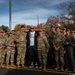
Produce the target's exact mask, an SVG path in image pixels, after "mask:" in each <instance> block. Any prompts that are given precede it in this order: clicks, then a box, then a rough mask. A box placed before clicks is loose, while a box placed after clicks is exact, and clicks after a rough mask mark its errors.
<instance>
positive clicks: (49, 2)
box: [0, 0, 73, 29]
mask: <svg viewBox="0 0 75 75" xmlns="http://www.w3.org/2000/svg"><path fill="white" fill-rule="evenodd" d="M67 1H73V0H12V29H13V28H14V27H15V25H16V24H19V23H20V24H27V25H35V26H36V25H37V16H39V18H40V19H39V22H40V23H45V22H46V21H47V19H48V18H49V17H50V16H57V15H60V14H62V10H60V9H59V6H60V5H61V3H63V2H67ZM1 25H6V26H9V0H0V26H1Z"/></svg>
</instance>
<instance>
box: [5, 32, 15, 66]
mask: <svg viewBox="0 0 75 75" xmlns="http://www.w3.org/2000/svg"><path fill="white" fill-rule="evenodd" d="M10 33H11V34H12V36H9V37H8V42H7V57H6V65H8V64H9V60H10V63H11V65H12V66H13V65H14V54H15V46H11V45H12V44H13V45H15V44H14V41H15V37H14V35H13V33H12V32H10ZM10 33H9V34H10Z"/></svg>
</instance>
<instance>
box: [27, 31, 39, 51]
mask: <svg viewBox="0 0 75 75" xmlns="http://www.w3.org/2000/svg"><path fill="white" fill-rule="evenodd" d="M37 37H38V32H37V31H35V35H34V49H35V50H37ZM26 39H27V49H29V48H30V31H29V32H28V33H27V36H26Z"/></svg>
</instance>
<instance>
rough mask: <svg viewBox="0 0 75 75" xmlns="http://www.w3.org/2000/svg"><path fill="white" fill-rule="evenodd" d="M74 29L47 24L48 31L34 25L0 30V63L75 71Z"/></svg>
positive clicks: (0, 65) (0, 64)
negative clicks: (27, 29)
mask: <svg viewBox="0 0 75 75" xmlns="http://www.w3.org/2000/svg"><path fill="white" fill-rule="evenodd" d="M74 49H75V32H74V31H70V30H69V29H68V28H64V29H62V30H61V29H60V27H54V26H52V27H51V31H50V34H47V33H46V32H45V31H44V30H39V31H36V30H35V28H34V26H31V27H30V30H29V31H28V32H25V27H24V26H23V25H22V26H21V27H20V31H18V32H14V31H10V32H8V33H5V32H4V31H3V30H1V31H0V67H3V65H4V64H5V65H6V66H7V67H8V65H11V66H14V65H15V66H16V67H17V68H18V67H24V68H26V66H28V67H29V68H34V67H35V68H36V69H42V70H44V71H45V70H46V68H47V67H49V68H52V69H54V70H56V71H57V70H60V71H68V70H72V71H73V72H75V51H74ZM15 61H16V62H15Z"/></svg>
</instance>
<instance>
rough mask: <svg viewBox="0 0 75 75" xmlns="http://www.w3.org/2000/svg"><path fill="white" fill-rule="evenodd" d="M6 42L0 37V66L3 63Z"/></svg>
mask: <svg viewBox="0 0 75 75" xmlns="http://www.w3.org/2000/svg"><path fill="white" fill-rule="evenodd" d="M6 41H7V40H6V37H5V36H2V35H0V66H2V64H3V63H4V58H5V45H6Z"/></svg>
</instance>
